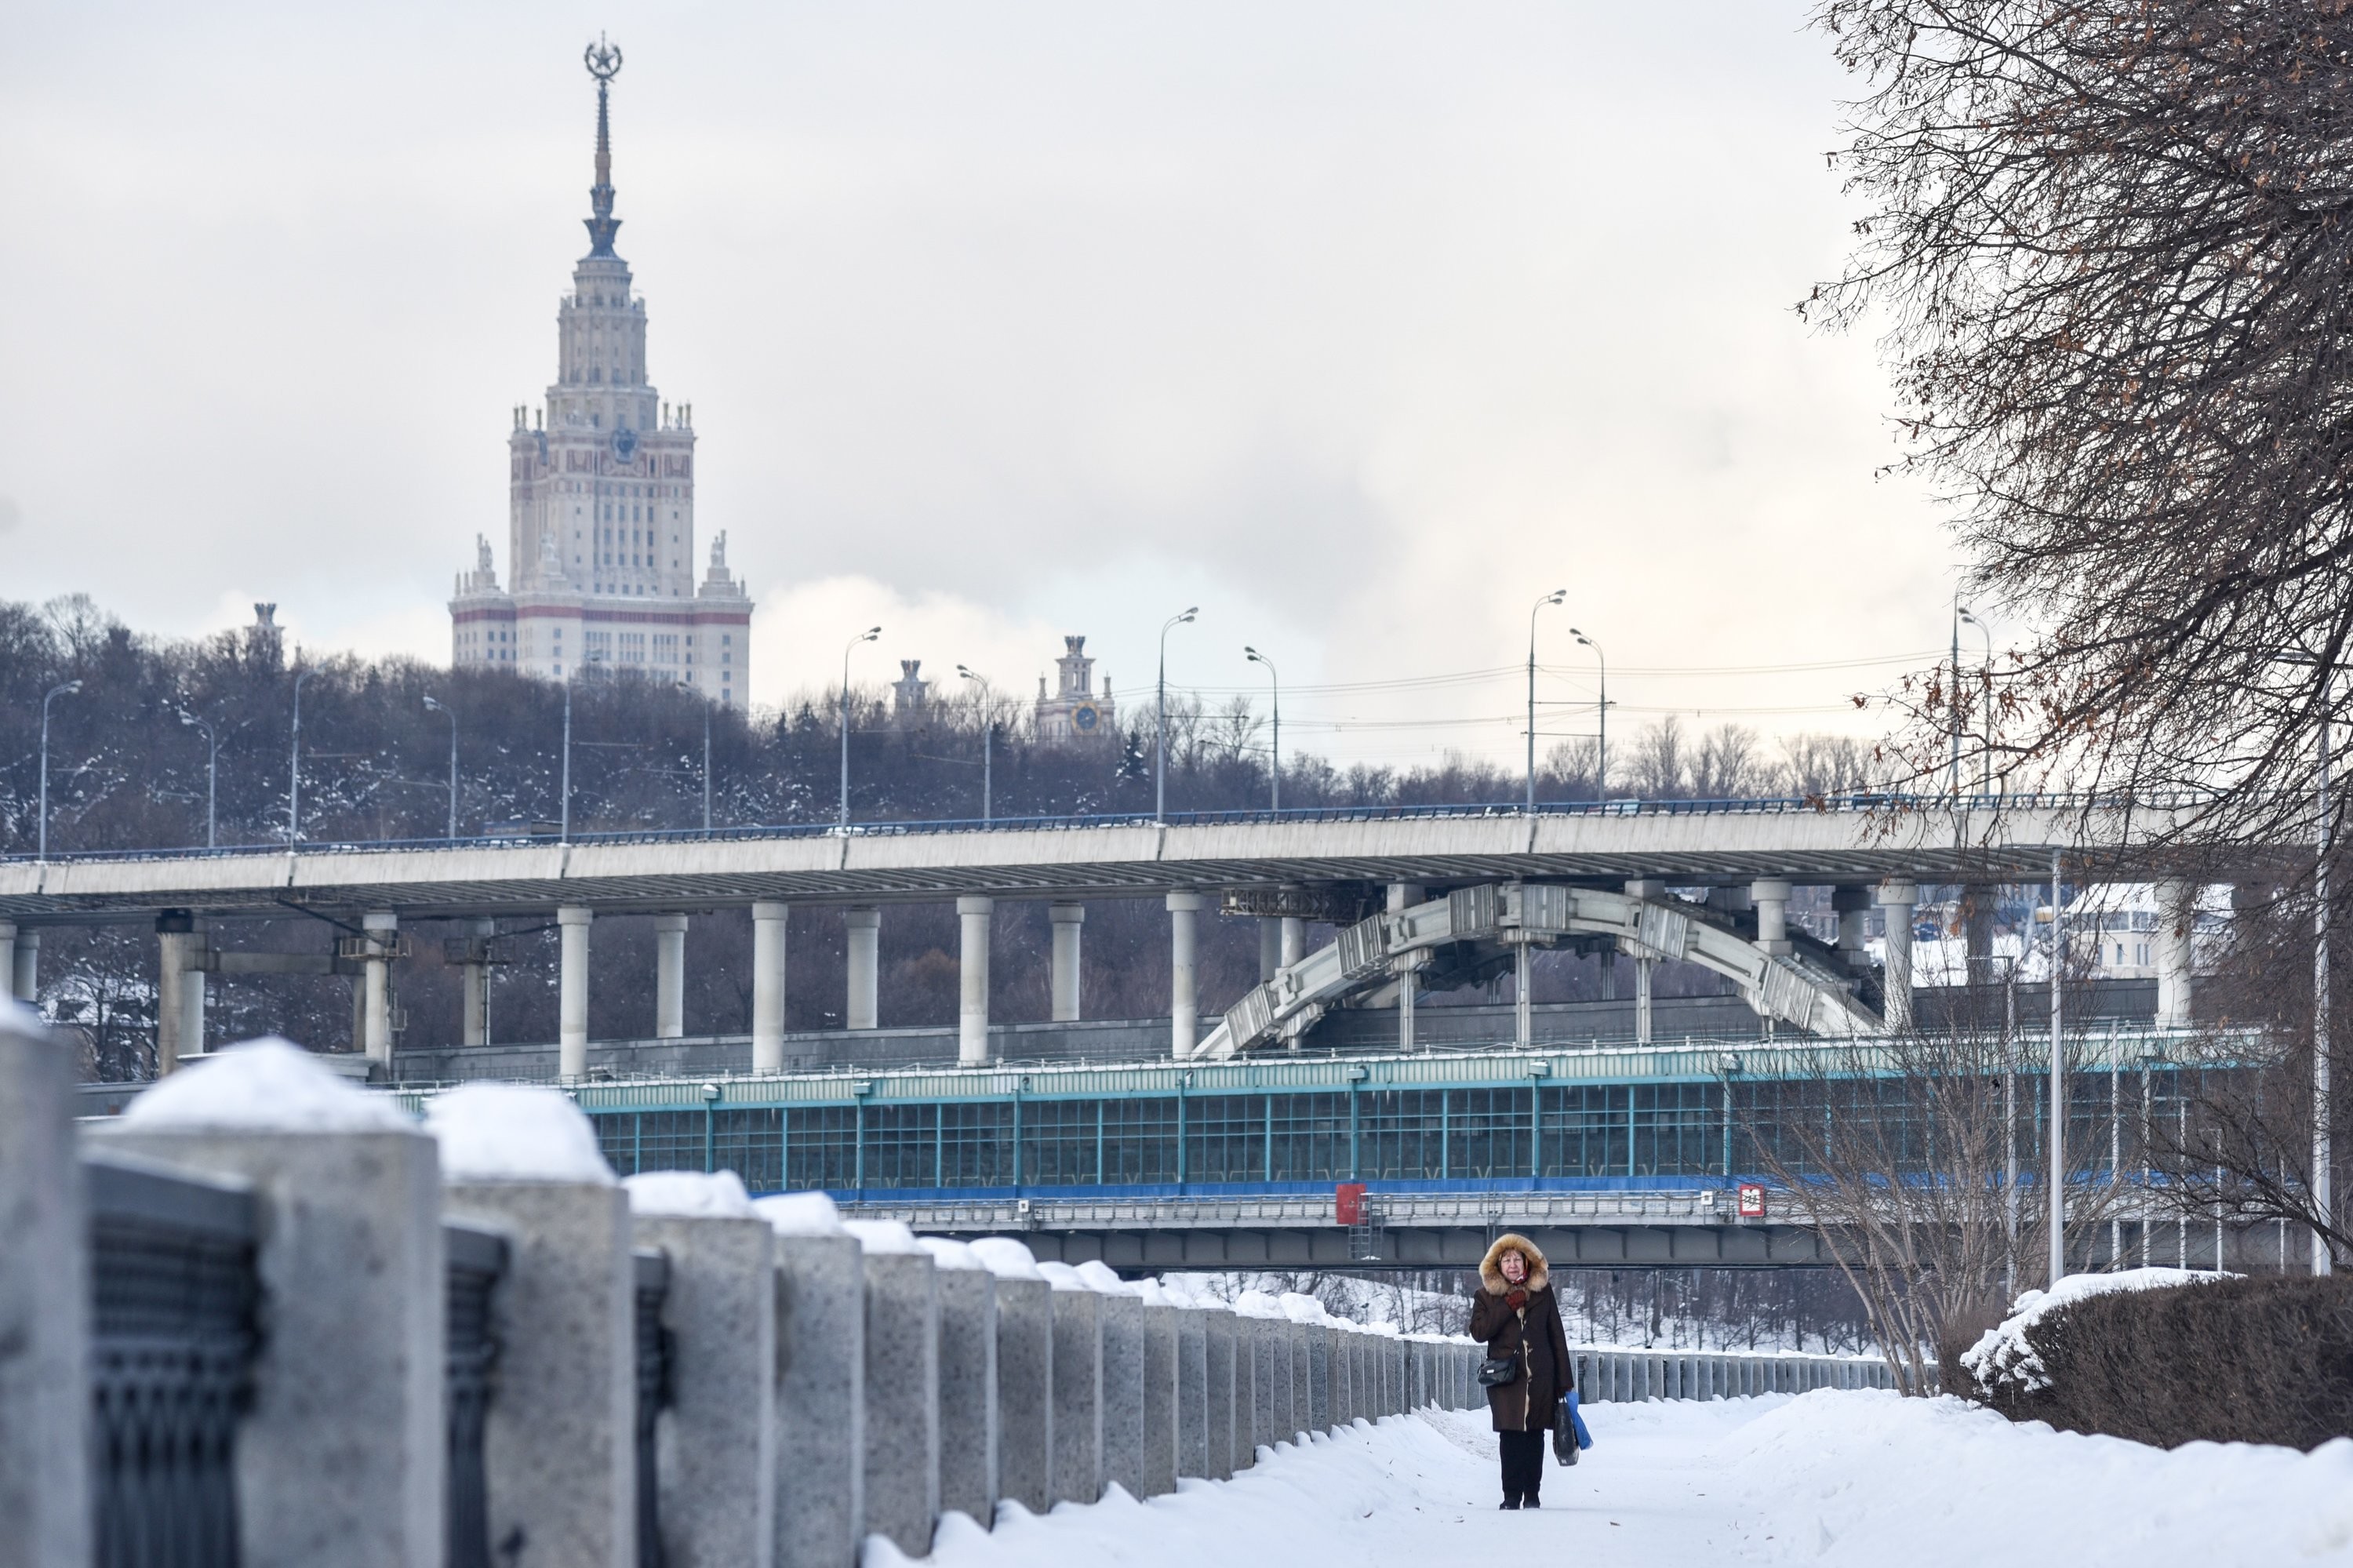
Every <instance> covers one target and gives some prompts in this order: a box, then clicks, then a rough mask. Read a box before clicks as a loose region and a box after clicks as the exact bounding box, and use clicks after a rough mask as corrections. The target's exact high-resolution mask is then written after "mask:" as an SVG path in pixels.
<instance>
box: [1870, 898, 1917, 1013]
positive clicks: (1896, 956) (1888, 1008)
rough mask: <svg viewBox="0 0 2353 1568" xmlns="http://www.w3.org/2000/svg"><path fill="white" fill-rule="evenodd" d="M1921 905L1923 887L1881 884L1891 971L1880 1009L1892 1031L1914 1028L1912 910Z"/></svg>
mask: <svg viewBox="0 0 2353 1568" xmlns="http://www.w3.org/2000/svg"><path fill="white" fill-rule="evenodd" d="M1919 902H1920V889H1919V886H1918V885H1916V884H1915V883H1911V882H1904V881H1888V882H1883V883H1881V884H1880V885H1879V907H1880V911H1881V913H1882V915H1883V916H1884V917H1885V920H1886V925H1887V968H1886V971H1885V973H1884V975H1883V979H1882V981H1881V989H1882V991H1883V993H1884V994H1883V1003H1882V1006H1881V1009H1880V1012H1881V1015H1882V1016H1883V1018H1884V1019H1885V1020H1886V1022H1887V1028H1888V1032H1889V1033H1897V1032H1899V1031H1902V1030H1906V1029H1909V1028H1911V1027H1912V909H1913V906H1915V905H1916V904H1918V903H1919Z"/></svg>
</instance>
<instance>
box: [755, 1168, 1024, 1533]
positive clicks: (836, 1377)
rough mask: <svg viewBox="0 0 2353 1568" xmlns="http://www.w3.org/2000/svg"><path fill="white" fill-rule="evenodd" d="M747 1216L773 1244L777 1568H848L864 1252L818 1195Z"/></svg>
mask: <svg viewBox="0 0 2353 1568" xmlns="http://www.w3.org/2000/svg"><path fill="white" fill-rule="evenodd" d="M753 1207H754V1209H755V1210H756V1211H757V1212H758V1213H759V1215H760V1217H761V1218H762V1219H764V1220H766V1221H767V1222H768V1225H769V1228H770V1229H771V1230H772V1231H774V1232H775V1233H776V1480H775V1489H776V1564H777V1568H852V1565H853V1564H855V1563H857V1561H858V1554H859V1544H860V1542H862V1541H863V1540H864V1539H865V1536H866V1530H865V1519H866V1495H865V1479H866V1466H865V1453H866V1399H865V1392H866V1263H865V1254H864V1249H862V1248H861V1247H860V1245H859V1243H858V1239H857V1238H856V1237H855V1236H852V1235H850V1234H849V1233H848V1232H847V1231H844V1230H843V1229H842V1228H841V1223H840V1221H839V1218H838V1217H837V1216H836V1214H835V1212H834V1207H833V1200H832V1199H830V1198H828V1197H827V1196H826V1195H825V1194H824V1193H822V1192H793V1193H788V1194H786V1195H784V1196H781V1197H774V1198H762V1199H761V1200H759V1201H758V1202H756V1203H754V1205H753ZM1041 1288H1042V1287H1041Z"/></svg>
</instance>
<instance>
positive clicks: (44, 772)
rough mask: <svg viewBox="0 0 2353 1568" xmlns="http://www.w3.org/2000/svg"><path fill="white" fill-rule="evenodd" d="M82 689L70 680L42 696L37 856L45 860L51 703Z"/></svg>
mask: <svg viewBox="0 0 2353 1568" xmlns="http://www.w3.org/2000/svg"><path fill="white" fill-rule="evenodd" d="M80 690H81V683H80V682H79V681H68V682H66V683H63V684H62V685H56V686H51V687H50V688H49V689H48V693H47V694H46V695H45V696H43V697H42V698H41V825H40V828H39V830H38V834H37V836H38V840H39V845H40V847H39V849H38V850H37V852H36V858H37V859H39V860H43V861H47V859H48V858H49V705H50V704H51V703H53V702H55V701H57V700H58V698H59V697H62V696H65V695H68V694H70V693H74V692H79V691H80Z"/></svg>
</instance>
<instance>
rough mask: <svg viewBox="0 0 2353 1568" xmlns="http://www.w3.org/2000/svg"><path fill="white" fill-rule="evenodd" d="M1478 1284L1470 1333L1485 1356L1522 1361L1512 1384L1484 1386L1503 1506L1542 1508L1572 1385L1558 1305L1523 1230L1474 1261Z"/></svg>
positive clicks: (1542, 1259) (1573, 1379)
mask: <svg viewBox="0 0 2353 1568" xmlns="http://www.w3.org/2000/svg"><path fill="white" fill-rule="evenodd" d="M1479 1287H1480V1288H1479V1294H1478V1295H1477V1296H1476V1297H1475V1298H1472V1303H1471V1337H1472V1339H1474V1340H1482V1341H1483V1342H1484V1343H1485V1344H1486V1347H1487V1355H1488V1358H1489V1359H1490V1360H1493V1361H1500V1360H1504V1359H1507V1358H1508V1359H1509V1360H1512V1361H1516V1362H1518V1363H1519V1366H1518V1370H1517V1371H1516V1372H1515V1373H1514V1376H1513V1377H1512V1379H1511V1381H1510V1382H1508V1383H1496V1384H1494V1385H1493V1386H1492V1387H1490V1388H1489V1389H1488V1390H1487V1409H1488V1413H1489V1414H1491V1415H1492V1416H1493V1418H1494V1423H1495V1446H1496V1447H1497V1448H1498V1449H1499V1450H1501V1451H1502V1455H1503V1461H1504V1503H1503V1506H1504V1507H1505V1508H1507V1509H1509V1508H1542V1507H1543V1506H1544V1505H1543V1504H1542V1503H1541V1502H1539V1501H1538V1500H1537V1496H1536V1494H1537V1493H1538V1491H1540V1490H1541V1489H1542V1488H1543V1486H1544V1453H1545V1437H1546V1434H1547V1433H1549V1432H1551V1430H1552V1424H1553V1416H1554V1414H1555V1413H1556V1411H1557V1410H1558V1409H1559V1408H1560V1404H1561V1401H1562V1400H1564V1399H1566V1398H1567V1397H1568V1392H1569V1390H1570V1389H1572V1388H1574V1387H1576V1386H1577V1372H1576V1370H1575V1363H1574V1362H1572V1361H1570V1360H1569V1355H1568V1334H1567V1330H1564V1329H1562V1327H1561V1322H1560V1303H1559V1302H1558V1301H1557V1300H1556V1299H1555V1298H1554V1297H1553V1293H1552V1277H1551V1275H1550V1274H1549V1273H1548V1272H1547V1271H1546V1268H1545V1255H1544V1254H1542V1253H1540V1252H1538V1251H1537V1250H1536V1246H1535V1243H1534V1242H1532V1241H1530V1240H1528V1238H1527V1237H1525V1236H1523V1235H1515V1234H1505V1235H1503V1236H1499V1237H1497V1238H1496V1241H1495V1245H1493V1246H1491V1247H1489V1248H1488V1249H1487V1255H1486V1257H1485V1259H1484V1260H1483V1261H1482V1262H1481V1263H1480V1265H1479Z"/></svg>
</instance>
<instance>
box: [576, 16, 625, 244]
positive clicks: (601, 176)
mask: <svg viewBox="0 0 2353 1568" xmlns="http://www.w3.org/2000/svg"><path fill="white" fill-rule="evenodd" d="M581 59H582V60H583V62H585V63H586V65H587V67H588V74H589V75H590V76H593V77H595V78H596V185H593V186H591V187H589V191H588V202H589V208H590V210H591V211H592V212H594V213H595V214H596V216H595V217H590V218H587V219H586V220H585V221H586V223H587V225H588V240H589V245H588V254H589V255H591V256H612V255H613V236H614V235H616V234H617V233H619V232H620V228H621V220H620V219H619V218H617V217H614V216H613V136H612V127H611V121H610V117H609V116H608V114H607V111H606V107H605V95H606V90H607V87H608V86H609V85H610V84H611V82H612V79H614V78H615V77H617V76H618V75H620V74H621V50H620V46H619V45H617V44H610V43H607V42H606V41H605V35H604V34H602V33H599V34H597V35H596V42H595V43H593V44H591V45H589V46H588V48H587V49H586V51H585V52H584V53H583V54H582V55H581ZM615 260H619V258H617V257H615Z"/></svg>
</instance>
